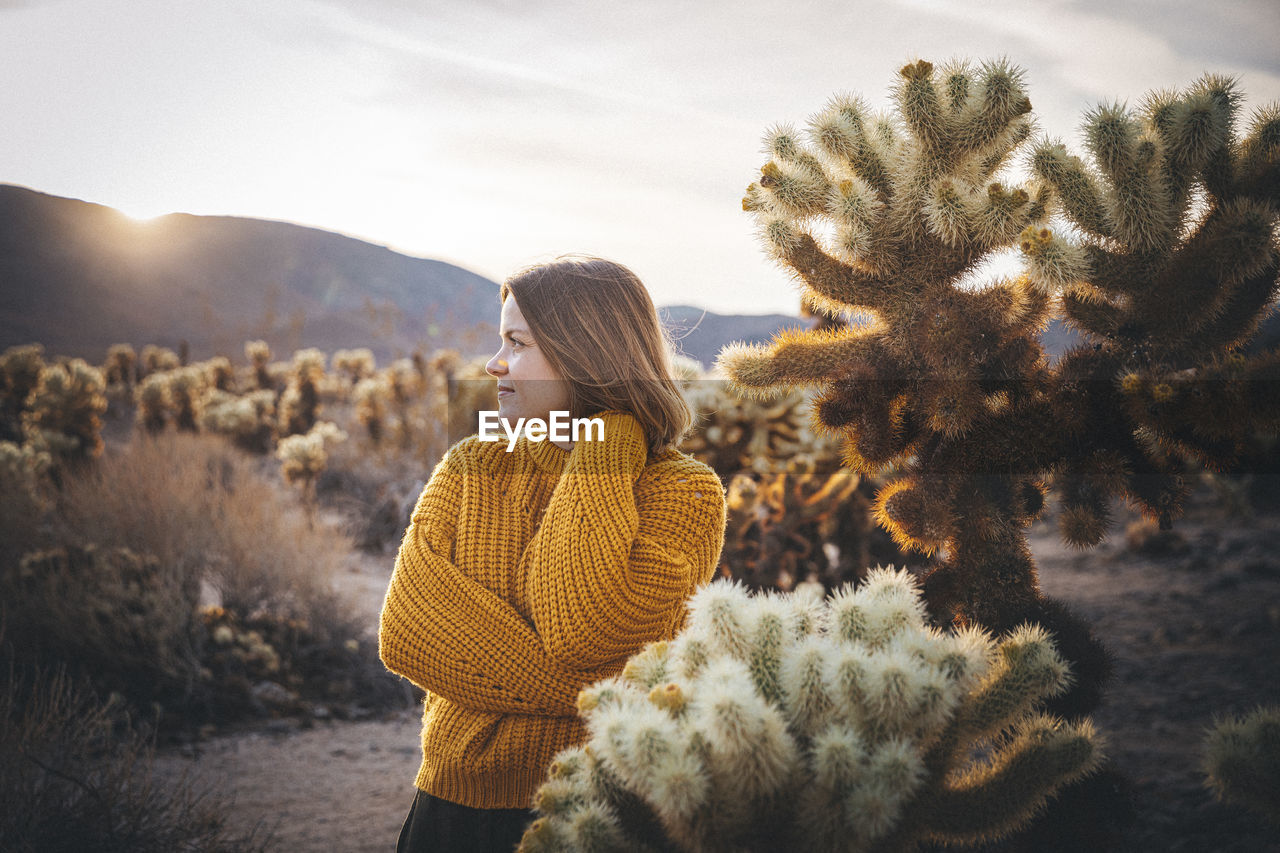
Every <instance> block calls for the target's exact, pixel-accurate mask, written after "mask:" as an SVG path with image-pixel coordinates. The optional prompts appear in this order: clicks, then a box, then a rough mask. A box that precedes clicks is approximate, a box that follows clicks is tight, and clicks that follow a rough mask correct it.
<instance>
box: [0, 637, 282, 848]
mask: <svg viewBox="0 0 1280 853" xmlns="http://www.w3.org/2000/svg"><path fill="white" fill-rule="evenodd" d="M4 664H5V666H4V670H2V671H0V679H2V680H3V683H0V802H3V803H4V808H3V809H2V810H0V849H3V850H6V851H11V853H79V852H80V851H89V850H92V851H94V853H125V851H129V853H139V852H140V853H170V851H175V850H201V851H208V853H241V851H245V853H247V851H259V850H264V849H266V844H267V841H269V839H265V838H254V835H255V834H256V833H254V834H250V835H249V836H247V837H241V836H236V835H233V834H231V833H229V832H228V831H227V830H226V829H225V823H226V821H225V817H224V815H225V814H226V811H227V809H228V806H227V804H226V803H224V802H222V801H220V800H218V799H217V798H215V797H212V796H210V795H209V794H208V793H207V792H205V791H202V790H200V789H198V788H197V787H196V786H195V785H194V784H193V782H192V780H191V779H190V778H189V777H186V776H184V777H181V778H179V779H177V780H169V781H167V782H166V783H163V784H162V783H161V782H160V781H159V780H157V779H156V778H155V777H154V776H153V775H152V761H153V758H154V750H153V747H152V746H151V744H150V742H149V741H148V740H147V739H146V738H145V737H144V736H143V735H141V734H139V733H138V732H137V731H136V730H135V729H134V728H133V727H132V726H130V725H128V720H127V719H126V718H125V716H124V714H123V708H122V706H121V704H120V703H118V702H116V701H108V702H106V703H103V702H99V701H98V700H97V699H96V698H95V696H94V695H93V694H92V693H91V692H90V691H89V690H88V689H87V688H85V687H84V686H82V685H78V684H76V683H75V682H73V681H72V680H71V679H70V678H69V677H68V676H67V675H66V673H65V672H63V671H62V670H59V669H54V670H51V671H50V670H41V669H39V668H35V669H25V670H18V669H16V668H15V666H14V663H13V661H12V659H8V660H5V661H4Z"/></svg>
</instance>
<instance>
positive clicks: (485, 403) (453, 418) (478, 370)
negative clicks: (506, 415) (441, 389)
mask: <svg viewBox="0 0 1280 853" xmlns="http://www.w3.org/2000/svg"><path fill="white" fill-rule="evenodd" d="M486 362H487V359H484V358H475V359H472V360H470V361H465V362H462V361H458V362H455V363H453V364H451V365H450V366H451V367H452V370H450V371H449V372H448V373H447V374H446V376H447V382H448V393H447V394H446V398H445V399H446V400H447V401H448V402H447V404H446V410H445V411H446V414H445V420H446V423H447V425H448V436H447V438H448V442H449V444H454V443H456V442H458V441H460V440H461V439H463V438H466V437H467V436H469V435H472V434H474V433H475V432H476V431H477V430H478V429H479V428H480V412H484V411H496V410H497V408H498V391H497V387H496V386H495V384H494V381H493V377H492V376H490V375H489V374H488V373H486V372H485V369H484V366H485V363H486Z"/></svg>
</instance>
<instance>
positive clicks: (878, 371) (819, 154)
mask: <svg viewBox="0 0 1280 853" xmlns="http://www.w3.org/2000/svg"><path fill="white" fill-rule="evenodd" d="M893 98H894V102H895V107H896V115H894V116H887V115H876V114H872V113H870V112H869V111H868V110H867V108H866V106H865V105H864V104H863V103H862V102H861V101H859V100H857V99H853V98H838V99H836V100H834V101H833V102H832V103H831V104H830V105H829V106H828V107H827V108H826V109H825V110H824V111H823V112H821V113H820V114H818V115H817V116H815V117H814V118H813V119H812V120H811V121H810V123H809V127H808V130H807V134H806V136H805V138H803V139H802V137H801V136H800V134H798V133H797V132H796V131H794V130H792V129H790V128H785V127H784V128H779V129H776V130H775V131H773V132H771V133H770V135H769V137H768V150H769V154H770V155H771V157H772V160H771V161H770V162H769V163H768V164H766V166H765V167H764V168H763V170H762V173H761V177H760V179H759V180H758V181H757V182H756V183H753V184H752V185H751V186H750V187H749V188H748V190H747V194H746V197H745V198H744V200H743V206H744V208H745V209H747V210H749V211H751V212H752V213H753V214H754V216H755V217H756V219H757V222H758V223H759V226H760V230H761V233H762V235H763V237H764V240H765V243H766V245H767V246H768V247H769V249H770V250H771V251H772V253H773V254H774V256H775V257H776V258H777V259H778V260H779V261H780V262H781V264H782V265H783V266H784V267H786V268H787V269H789V270H790V271H791V272H792V273H793V274H794V275H795V276H796V277H797V278H799V279H800V281H801V282H802V283H803V287H804V294H805V298H806V300H807V301H808V302H809V303H810V304H811V305H813V306H815V307H816V308H818V309H821V310H822V311H824V312H825V313H827V314H829V315H834V316H838V317H852V316H854V315H861V316H863V317H869V318H870V322H868V323H865V324H863V325H859V326H850V327H848V328H834V329H830V328H829V329H821V330H810V331H802V332H784V333H782V334H780V335H779V336H778V337H777V338H775V340H774V341H773V342H772V343H771V344H770V345H768V346H744V345H737V346H734V347H730V348H728V349H726V350H725V351H724V352H722V353H721V356H720V364H721V366H722V367H723V368H724V369H725V371H726V372H727V373H728V375H729V376H730V378H731V380H732V382H733V384H734V386H735V388H736V389H737V390H738V391H739V392H741V393H745V394H747V395H751V396H757V397H761V396H766V395H770V394H776V393H777V392H778V391H785V390H789V389H793V388H797V387H807V386H816V387H818V388H819V395H818V397H817V401H816V406H815V410H816V414H817V417H818V420H819V422H820V424H821V425H822V426H823V427H825V428H826V429H828V430H830V431H831V432H832V433H833V434H836V435H838V436H840V437H841V439H842V440H843V442H844V448H845V450H844V459H845V461H846V463H847V464H849V465H850V466H852V467H853V468H854V469H855V470H857V471H859V472H860V473H864V474H878V473H883V472H887V471H889V470H891V469H893V468H894V466H900V467H899V468H898V470H899V471H900V474H899V475H897V476H895V477H894V479H893V480H891V481H890V482H889V483H888V484H887V485H886V486H885V488H884V489H882V490H881V491H880V493H879V494H878V496H877V500H876V517H877V520H878V521H879V523H880V524H881V525H882V526H884V527H885V528H886V529H887V530H888V531H890V532H891V533H892V534H893V536H894V537H895V539H896V540H897V541H898V542H899V544H900V545H902V546H903V547H904V548H909V549H911V550H915V551H919V552H922V553H925V554H932V553H935V552H936V553H938V554H939V556H940V558H941V559H940V560H939V561H938V563H937V566H936V568H935V569H934V570H933V571H932V573H931V574H930V576H929V577H928V578H927V580H926V584H925V590H926V597H927V599H928V601H929V605H930V608H931V609H932V610H933V611H934V612H935V614H937V615H938V616H939V617H941V618H951V619H954V620H955V621H956V622H957V623H958V624H981V625H985V626H987V627H990V628H991V629H993V630H1006V629H1008V628H1010V627H1012V626H1013V625H1015V624H1017V623H1018V622H1019V621H1021V620H1023V619H1027V618H1035V619H1037V620H1038V619H1039V618H1041V617H1042V616H1043V614H1044V613H1045V612H1046V605H1045V602H1044V599H1043V598H1042V597H1041V595H1040V591H1039V586H1038V582H1037V579H1036V569H1035V565H1034V563H1033V561H1032V558H1031V554H1030V551H1029V549H1028V547H1027V541H1026V527H1027V526H1028V525H1029V524H1030V523H1031V522H1032V520H1034V519H1035V518H1036V517H1037V516H1038V515H1039V513H1040V512H1041V511H1042V509H1043V506H1044V502H1045V494H1046V491H1047V488H1048V486H1049V485H1050V484H1052V485H1054V486H1055V487H1056V488H1057V490H1058V491H1059V492H1060V493H1061V497H1062V503H1063V512H1062V513H1061V515H1060V519H1061V522H1060V525H1061V531H1062V534H1063V535H1064V537H1065V538H1066V540H1067V541H1068V542H1070V543H1072V544H1073V545H1077V546H1081V547H1084V546H1087V545H1092V544H1096V543H1097V542H1098V541H1099V540H1100V539H1101V537H1102V536H1103V535H1104V534H1105V531H1106V527H1107V523H1108V515H1107V509H1108V502H1109V501H1110V500H1111V499H1112V498H1114V497H1118V496H1125V497H1128V498H1129V499H1130V500H1132V501H1133V502H1135V503H1136V504H1137V505H1138V506H1140V507H1141V508H1142V509H1143V510H1144V512H1146V513H1148V514H1150V515H1151V516H1152V517H1153V518H1157V519H1158V520H1159V521H1160V522H1161V524H1162V525H1163V526H1168V525H1169V524H1170V523H1171V520H1172V518H1173V517H1174V516H1176V515H1177V514H1178V513H1179V511H1180V508H1181V504H1182V501H1183V498H1184V497H1185V496H1186V493H1187V485H1186V482H1185V480H1184V479H1183V475H1182V465H1183V459H1184V457H1186V456H1194V457H1196V458H1198V459H1200V460H1201V461H1202V462H1204V463H1206V464H1207V465H1209V466H1211V467H1221V466H1225V465H1227V464H1229V463H1230V461H1231V459H1232V458H1233V455H1234V453H1235V450H1236V448H1237V447H1238V445H1239V444H1240V442H1241V439H1242V436H1244V435H1246V434H1247V433H1248V432H1249V431H1250V430H1253V429H1268V428H1269V429H1272V430H1274V427H1275V424H1276V423H1277V421H1278V420H1280V404H1277V402H1276V400H1277V398H1276V396H1275V395H1274V394H1270V393H1269V392H1268V388H1269V382H1268V380H1271V381H1274V379H1275V378H1278V377H1280V353H1277V352H1267V353H1263V354H1260V355H1257V356H1250V357H1247V358H1246V357H1244V356H1241V355H1239V354H1237V353H1236V352H1235V350H1234V349H1233V348H1234V347H1236V346H1237V345H1239V344H1240V343H1241V342H1242V341H1244V340H1246V339H1247V338H1248V336H1249V334H1250V333H1251V332H1252V330H1253V328H1254V327H1255V325H1256V323H1257V321H1258V318H1259V317H1260V316H1261V314H1262V313H1263V311H1264V310H1265V308H1266V306H1267V304H1268V302H1269V300H1270V299H1271V298H1272V297H1273V296H1274V294H1275V291H1276V273H1277V269H1278V268H1280V260H1277V258H1278V254H1277V251H1276V245H1275V237H1274V228H1275V225H1276V222H1277V198H1278V193H1277V187H1278V185H1280V181H1278V180H1277V177H1276V176H1277V174H1278V173H1280V166H1278V165H1277V163H1278V162H1280V161H1278V160H1277V156H1276V144H1277V143H1276V138H1277V121H1278V119H1277V113H1278V111H1277V109H1276V108H1274V107H1268V108H1266V109H1264V110H1262V111H1261V112H1260V113H1259V114H1258V116H1257V117H1256V118H1255V120H1254V124H1253V127H1252V130H1251V131H1250V133H1249V135H1248V136H1247V137H1246V138H1245V139H1243V140H1238V139H1236V138H1235V137H1234V135H1233V134H1232V132H1231V118H1232V115H1233V112H1234V110H1235V106H1236V104H1237V102H1238V95H1237V93H1236V92H1235V90H1234V88H1233V86H1232V85H1231V84H1230V82H1229V81H1225V80H1223V79H1221V78H1216V77H1206V78H1204V79H1203V80H1201V81H1200V82H1199V83H1197V84H1196V85H1195V86H1193V87H1192V88H1191V89H1190V90H1188V92H1186V93H1183V94H1181V95H1157V96H1152V97H1151V98H1149V99H1148V102H1147V106H1146V108H1145V110H1144V112H1143V114H1142V115H1132V114H1130V113H1128V112H1126V111H1125V110H1123V109H1120V108H1118V107H1114V106H1104V107H1100V108H1099V109H1098V110H1096V111H1095V112H1094V113H1092V114H1090V116H1089V117H1088V123H1087V128H1086V131H1087V137H1088V141H1089V146H1090V149H1091V152H1092V154H1093V158H1094V160H1095V165H1093V166H1089V165H1086V164H1085V163H1084V161H1082V160H1080V159H1079V158H1078V157H1075V156H1074V155H1071V154H1069V153H1068V152H1067V151H1066V149H1065V148H1064V147H1063V146H1062V145H1061V144H1059V143H1054V142H1037V143H1029V139H1030V136H1031V130H1032V124H1031V118H1030V116H1029V112H1030V109H1031V106H1030V102H1029V101H1028V99H1027V97H1026V94H1025V91H1024V86H1023V82H1022V72H1021V71H1020V70H1018V69H1016V68H1014V67H1012V66H1010V65H1009V64H1007V63H1005V62H1003V61H997V62H990V63H985V64H983V65H981V66H978V67H973V66H970V65H969V64H967V63H957V64H954V65H950V66H947V67H944V68H938V69H935V68H934V67H933V66H932V65H930V64H929V63H927V62H924V61H920V62H916V63H913V64H911V65H908V66H906V67H905V68H903V69H902V71H901V75H900V79H899V82H898V84H897V87H896V89H895V90H894V93H893ZM1024 148H1031V149H1032V158H1031V159H1032V167H1033V170H1034V172H1035V175H1036V177H1035V178H1034V179H1033V180H1031V181H1030V182H1028V183H1027V184H1025V185H1023V186H1018V185H1015V184H1013V183H1010V182H1009V181H1008V180H1007V179H1005V178H1004V176H1003V175H1004V171H1003V170H1004V168H1005V166H1006V165H1007V164H1008V163H1009V162H1010V160H1011V158H1012V156H1013V155H1014V154H1015V153H1016V152H1018V151H1019V150H1021V149H1024ZM1200 187H1202V188H1203V193H1202V196H1197V192H1198V190H1197V188H1200ZM1055 212H1057V213H1060V214H1061V215H1063V216H1065V217H1066V218H1067V219H1068V220H1069V221H1070V222H1071V223H1072V225H1073V226H1075V228H1076V230H1077V231H1078V233H1079V236H1071V237H1070V238H1068V237H1067V236H1066V235H1067V233H1069V232H1066V231H1063V230H1062V229H1058V230H1056V231H1055V230H1054V229H1051V228H1049V227H1047V225H1046V223H1047V222H1048V217H1049V216H1050V215H1051V214H1054V213H1055ZM828 235H830V236H828ZM1009 248H1017V249H1020V250H1021V253H1022V258H1023V262H1024V265H1025V274H1023V275H1021V276H1019V277H1017V278H1014V279H1012V280H996V281H988V282H986V283H982V286H975V285H976V284H980V282H976V281H975V272H976V271H977V270H978V269H979V267H980V265H981V264H982V263H983V262H984V261H985V260H987V259H988V258H989V257H990V256H991V255H992V254H993V253H995V252H998V251H1001V250H1005V249H1009ZM1059 299H1060V300H1061V305H1062V310H1063V312H1064V313H1065V316H1066V318H1067V319H1068V321H1069V322H1070V323H1071V324H1072V325H1075V326H1077V327H1078V328H1080V329H1082V330H1083V331H1085V332H1086V333H1087V334H1088V336H1089V339H1090V340H1089V342H1088V344H1087V345H1085V346H1082V347H1079V348H1077V349H1076V350H1074V351H1072V352H1070V353H1068V354H1067V355H1066V356H1064V357H1063V358H1062V359H1061V360H1060V361H1059V362H1058V363H1057V364H1056V365H1053V366H1050V365H1049V364H1048V362H1047V359H1046V358H1045V356H1044V353H1043V352H1042V350H1041V347H1040V344H1039V341H1038V339H1037V337H1036V335H1037V332H1038V331H1039V330H1040V329H1041V328H1042V327H1043V326H1044V325H1045V324H1046V323H1047V322H1048V321H1049V319H1050V316H1051V313H1052V312H1053V311H1054V310H1055V308H1056V306H1057V304H1058V300H1059ZM1055 630H1056V628H1055Z"/></svg>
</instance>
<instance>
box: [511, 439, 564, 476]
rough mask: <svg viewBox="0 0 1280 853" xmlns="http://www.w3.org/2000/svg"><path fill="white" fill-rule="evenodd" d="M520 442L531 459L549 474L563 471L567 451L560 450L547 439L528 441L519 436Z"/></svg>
mask: <svg viewBox="0 0 1280 853" xmlns="http://www.w3.org/2000/svg"><path fill="white" fill-rule="evenodd" d="M520 443H521V444H523V445H524V446H525V450H526V451H527V452H528V454H529V456H530V457H531V458H532V459H533V462H534V464H535V465H537V466H538V467H539V468H541V469H542V470H543V471H546V472H548V473H550V474H560V473H561V472H563V471H564V463H565V462H566V461H568V459H569V451H567V450H561V449H560V448H559V447H556V446H555V445H554V444H552V443H551V442H549V441H530V440H529V439H527V438H523V437H522V438H521V439H520Z"/></svg>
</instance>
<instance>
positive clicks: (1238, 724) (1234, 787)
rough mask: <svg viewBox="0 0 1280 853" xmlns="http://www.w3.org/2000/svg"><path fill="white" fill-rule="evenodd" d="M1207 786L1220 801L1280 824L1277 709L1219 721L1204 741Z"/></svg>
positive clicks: (1279, 720)
mask: <svg viewBox="0 0 1280 853" xmlns="http://www.w3.org/2000/svg"><path fill="white" fill-rule="evenodd" d="M1204 769H1205V775H1206V783H1207V784H1208V786H1209V787H1210V788H1211V789H1212V790H1213V791H1214V793H1215V794H1217V795H1218V797H1219V798H1221V799H1223V800H1226V801H1228V802H1232V803H1238V804H1240V805H1243V806H1247V807H1248V808H1251V809H1253V810H1254V811H1256V812H1258V813H1259V814H1261V815H1263V816H1264V817H1266V818H1268V819H1269V820H1271V821H1272V822H1274V823H1276V824H1280V708H1276V707H1263V708H1257V709H1256V710H1254V711H1253V712H1252V713H1250V714H1248V715H1246V716H1245V717H1243V718H1235V717H1232V718H1229V719H1226V720H1223V721H1221V722H1219V723H1218V724H1217V725H1216V726H1214V728H1213V730H1212V731H1210V732H1209V735H1208V737H1207V738H1206V740H1205V763H1204Z"/></svg>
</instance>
